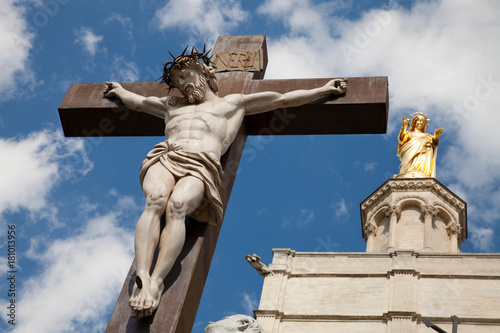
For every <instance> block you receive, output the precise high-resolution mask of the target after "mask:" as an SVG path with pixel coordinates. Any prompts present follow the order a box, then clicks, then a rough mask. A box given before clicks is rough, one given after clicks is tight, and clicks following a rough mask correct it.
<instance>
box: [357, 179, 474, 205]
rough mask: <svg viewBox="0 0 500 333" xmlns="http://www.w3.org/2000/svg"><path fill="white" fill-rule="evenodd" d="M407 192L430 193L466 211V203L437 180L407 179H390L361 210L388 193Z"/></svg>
mask: <svg viewBox="0 0 500 333" xmlns="http://www.w3.org/2000/svg"><path fill="white" fill-rule="evenodd" d="M389 190H390V191H391V192H406V191H415V192H419V191H430V192H433V193H435V194H437V195H439V196H440V197H442V198H443V199H445V201H447V202H448V203H449V204H450V205H452V206H455V207H456V208H457V209H458V210H464V209H465V203H464V202H463V201H462V200H460V198H458V197H456V196H454V195H453V194H452V193H451V192H450V191H449V190H448V189H447V188H446V187H444V186H443V185H442V184H441V183H439V182H438V181H437V180H435V179H428V180H421V181H415V180H407V179H389V180H387V181H386V183H385V184H384V185H382V186H381V187H380V188H379V189H378V190H377V191H376V192H374V193H373V194H372V195H370V196H369V197H368V198H367V199H366V200H365V201H364V202H363V203H362V205H361V209H362V210H365V209H367V208H368V207H369V206H372V205H373V204H374V203H377V202H378V201H379V200H380V199H381V198H383V197H385V195H387V192H389Z"/></svg>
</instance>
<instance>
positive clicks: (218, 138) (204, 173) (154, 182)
mask: <svg viewBox="0 0 500 333" xmlns="http://www.w3.org/2000/svg"><path fill="white" fill-rule="evenodd" d="M214 72H215V70H214V69H213V68H212V67H211V66H210V60H209V58H208V55H207V54H206V53H205V52H203V53H201V52H198V51H196V52H194V51H192V52H191V54H184V53H183V54H182V55H180V56H177V57H175V58H174V59H173V61H171V62H168V63H167V64H165V66H164V71H163V80H162V81H163V82H165V83H166V84H167V86H168V87H169V88H170V89H172V88H177V89H179V90H180V92H181V93H182V95H183V96H184V97H183V98H179V97H162V98H159V97H144V96H140V95H137V94H135V93H132V92H130V91H127V90H125V89H124V88H123V87H122V86H121V85H120V84H118V83H116V82H106V86H105V88H104V95H105V96H106V97H116V98H119V99H120V100H121V101H122V102H123V103H124V104H125V106H126V107H127V108H129V109H130V110H135V111H138V112H146V113H149V114H152V115H154V116H157V117H160V118H163V119H164V120H165V141H164V142H161V143H159V144H158V145H156V146H155V147H154V149H153V150H152V151H151V152H150V153H149V154H148V155H147V158H146V159H145V160H144V162H143V163H142V165H141V170H140V180H141V186H142V189H143V192H144V196H145V197H146V206H145V208H144V212H143V213H142V215H141V217H140V219H139V222H138V223H137V228H136V232H135V244H134V245H135V258H136V265H137V267H136V274H137V278H136V283H135V285H134V288H133V291H132V295H131V297H130V301H129V305H130V307H131V308H132V316H134V317H140V318H142V317H146V316H150V315H151V314H152V313H153V312H154V310H156V308H157V307H158V305H159V303H160V298H161V295H162V293H163V288H164V286H163V280H164V279H165V277H166V276H167V274H168V273H169V272H170V270H171V269H172V266H173V265H174V263H175V261H176V259H177V257H178V256H179V254H180V253H181V250H182V248H183V246H184V241H185V238H186V226H185V218H186V216H191V217H193V218H194V219H195V220H197V221H199V222H206V223H209V224H213V225H217V224H219V223H220V222H221V221H222V216H223V207H222V201H221V198H220V195H219V186H220V183H221V176H222V172H223V171H222V168H221V165H220V158H221V156H222V155H223V154H224V153H225V152H226V150H227V149H228V148H229V146H230V145H231V143H232V142H233V140H234V139H235V137H236V134H237V133H238V130H239V128H240V126H241V124H242V122H243V118H244V117H245V115H251V114H257V113H262V112H268V111H272V110H275V109H279V108H283V107H294V106H299V105H302V104H306V103H308V102H310V101H312V100H314V99H317V98H319V97H322V96H325V95H329V94H335V95H340V94H343V93H344V92H345V91H346V88H347V81H346V80H341V79H335V80H331V81H330V82H328V83H327V84H325V85H324V86H322V87H319V88H315V89H311V90H296V91H291V92H288V93H285V94H280V93H276V92H260V93H255V94H249V95H241V94H232V95H227V96H225V97H222V98H221V97H219V96H217V90H218V87H217V79H216V77H215V74H214ZM163 214H165V221H166V223H165V227H164V228H163V230H160V229H161V228H160V219H161V217H162V215H163ZM157 246H158V247H159V253H158V258H157V261H156V265H155V267H154V270H153V273H152V274H151V275H150V270H151V268H152V267H151V266H152V263H153V256H154V252H155V249H156V247H157Z"/></svg>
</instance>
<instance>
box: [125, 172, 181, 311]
mask: <svg viewBox="0 0 500 333" xmlns="http://www.w3.org/2000/svg"><path fill="white" fill-rule="evenodd" d="M174 183H175V180H174V177H173V176H172V175H171V174H170V173H169V172H168V171H167V170H166V169H165V168H164V167H163V166H162V165H161V164H160V163H156V164H154V165H152V166H151V167H150V168H149V169H148V171H147V173H146V176H145V177H144V181H143V183H142V186H143V191H144V196H145V197H146V207H145V208H144V212H143V213H142V215H141V217H140V219H139V222H138V223H137V228H136V232H135V258H136V272H137V282H136V284H135V285H134V288H133V291H132V296H131V297H130V301H129V305H130V307H131V308H132V316H134V317H142V316H143V314H144V310H145V309H150V308H151V307H152V304H153V300H154V299H153V296H152V294H151V288H150V285H151V278H150V275H149V272H150V269H151V265H152V262H153V257H154V252H155V250H156V246H157V244H158V240H159V238H160V218H161V216H162V215H163V213H164V212H165V208H166V205H167V200H168V196H169V195H170V193H171V191H172V188H173V186H174Z"/></svg>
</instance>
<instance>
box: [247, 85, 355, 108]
mask: <svg viewBox="0 0 500 333" xmlns="http://www.w3.org/2000/svg"><path fill="white" fill-rule="evenodd" d="M346 90H347V80H345V79H334V80H331V81H329V82H328V83H327V84H325V85H324V86H322V87H319V88H315V89H310V90H295V91H290V92H287V93H285V94H280V93H277V92H271V91H267V92H261V93H256V94H250V95H244V96H243V98H244V103H245V108H246V114H247V115H251V114H257V113H263V112H268V111H272V110H276V109H279V108H284V107H294V106H300V105H303V104H306V103H309V102H311V101H313V100H315V99H317V98H320V97H323V96H326V95H329V94H333V95H341V94H343V93H345V92H346Z"/></svg>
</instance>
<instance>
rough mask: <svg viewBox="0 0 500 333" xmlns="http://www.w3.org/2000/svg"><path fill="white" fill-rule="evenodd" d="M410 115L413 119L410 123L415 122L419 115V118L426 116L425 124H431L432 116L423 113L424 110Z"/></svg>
mask: <svg viewBox="0 0 500 333" xmlns="http://www.w3.org/2000/svg"><path fill="white" fill-rule="evenodd" d="M410 117H411V118H410V119H411V121H410V123H411V124H413V121H415V119H416V118H417V117H418V118H420V117H423V118H425V125H426V126H427V125H429V120H430V118H427V115H426V114H424V113H422V112H415V113H412V114H411V115H410Z"/></svg>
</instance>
